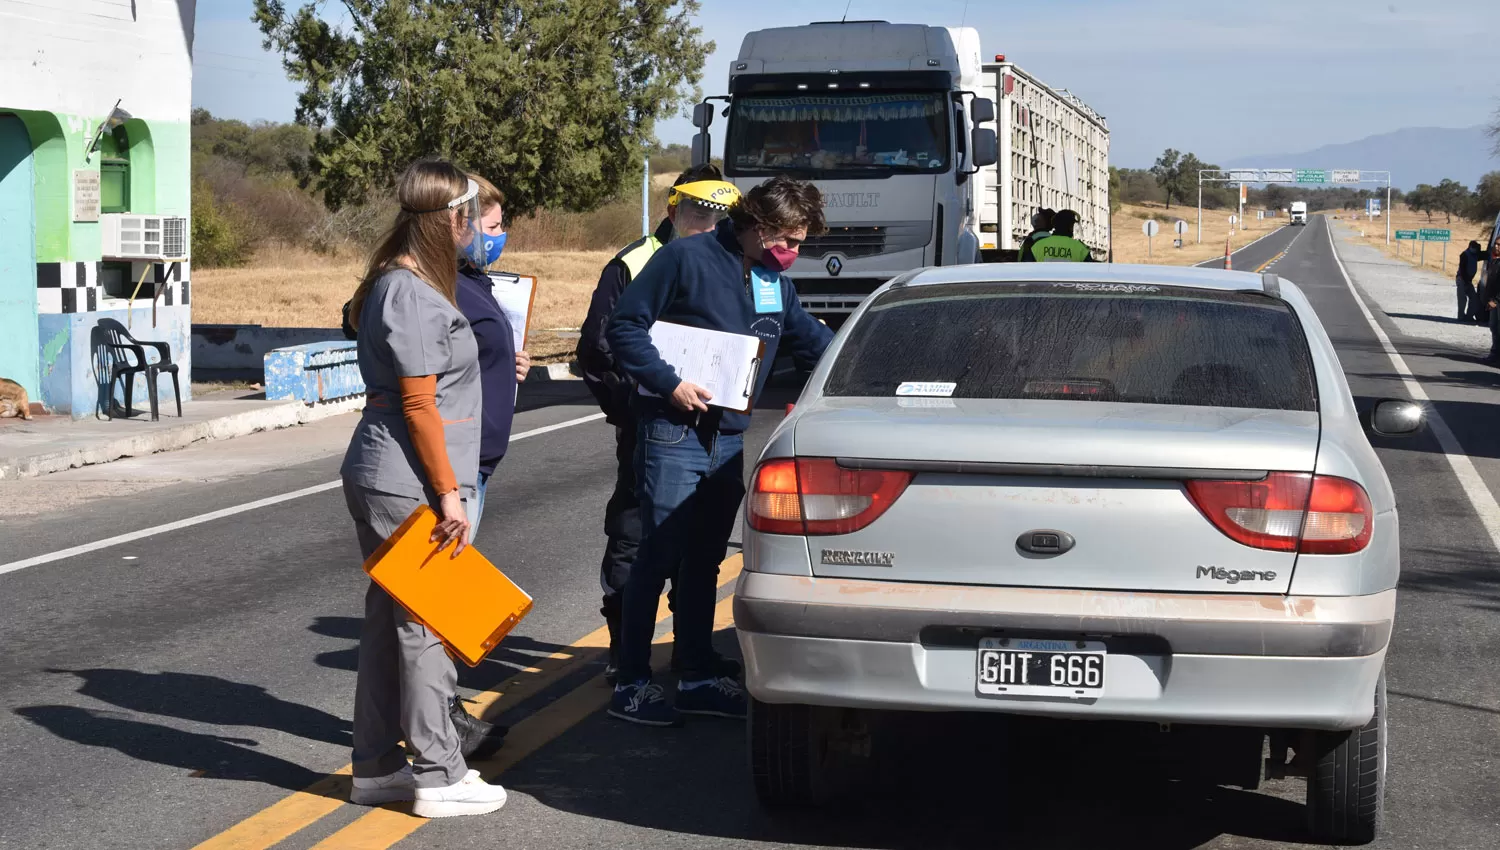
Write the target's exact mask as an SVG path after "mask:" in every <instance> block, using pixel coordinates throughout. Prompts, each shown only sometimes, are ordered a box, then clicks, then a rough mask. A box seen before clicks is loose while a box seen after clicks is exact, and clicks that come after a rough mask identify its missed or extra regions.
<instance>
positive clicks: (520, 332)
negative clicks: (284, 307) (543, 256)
mask: <svg viewBox="0 0 1500 850" xmlns="http://www.w3.org/2000/svg"><path fill="white" fill-rule="evenodd" d="M489 278H490V282H491V283H493V284H494V285H495V286H494V289H492V290H491V292H492V293H493V294H494V296H495V303H497V304H499V305H500V311H501V312H502V313H504V314H505V318H506V319H508V320H509V321H510V328H511V332H512V333H514V334H515V345H516V350H517V351H525V350H526V338H527V337H528V336H529V335H530V333H531V307H532V305H533V304H535V303H536V278H534V277H531V276H530V275H523V274H511V273H510V272H490V273H489Z"/></svg>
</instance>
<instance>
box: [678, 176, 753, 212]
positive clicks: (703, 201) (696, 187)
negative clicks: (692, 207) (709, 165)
mask: <svg viewBox="0 0 1500 850" xmlns="http://www.w3.org/2000/svg"><path fill="white" fill-rule="evenodd" d="M683 198H690V199H692V200H693V201H694V202H696V203H698V204H700V205H702V206H705V207H708V208H709V209H719V210H727V209H729V208H730V207H732V206H734V205H735V204H737V203H739V202H740V190H739V187H737V186H735V185H734V184H733V183H728V182H725V181H723V180H697V181H694V182H692V183H684V184H682V185H681V186H673V187H672V191H671V192H670V193H668V195H667V205H668V206H672V207H675V206H677V204H678V202H679V201H681V200H682V199H683Z"/></svg>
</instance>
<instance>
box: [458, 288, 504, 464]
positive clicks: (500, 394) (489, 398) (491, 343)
mask: <svg viewBox="0 0 1500 850" xmlns="http://www.w3.org/2000/svg"><path fill="white" fill-rule="evenodd" d="M494 288H495V284H494V283H493V282H492V281H491V280H490V278H489V276H488V275H486V274H485V273H484V272H482V271H479V270H478V269H476V268H474V267H473V266H471V265H469V264H467V263H464V264H462V265H460V266H459V269H458V309H459V312H461V313H463V314H464V318H465V319H468V320H469V326H470V327H471V328H473V329H474V339H475V341H476V342H478V343H479V386H480V387H481V388H482V389H483V391H484V406H483V408H482V410H483V413H482V420H483V421H481V422H480V428H479V471H480V472H483V473H484V474H485V475H494V474H495V467H496V466H498V465H499V463H500V459H501V458H503V457H505V449H506V447H507V446H509V445H510V426H511V420H512V419H513V418H514V417H515V413H516V342H515V337H514V335H513V334H512V333H511V327H510V320H509V319H507V318H506V317H505V313H504V312H502V311H501V310H500V305H499V303H497V302H496V301H495V294H494Z"/></svg>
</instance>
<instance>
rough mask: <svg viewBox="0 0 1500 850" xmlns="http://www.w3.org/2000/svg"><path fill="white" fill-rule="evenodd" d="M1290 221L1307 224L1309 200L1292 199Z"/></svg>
mask: <svg viewBox="0 0 1500 850" xmlns="http://www.w3.org/2000/svg"><path fill="white" fill-rule="evenodd" d="M1290 221H1291V223H1292V224H1299V225H1304V226H1305V225H1306V224H1307V201H1292V210H1291V219H1290Z"/></svg>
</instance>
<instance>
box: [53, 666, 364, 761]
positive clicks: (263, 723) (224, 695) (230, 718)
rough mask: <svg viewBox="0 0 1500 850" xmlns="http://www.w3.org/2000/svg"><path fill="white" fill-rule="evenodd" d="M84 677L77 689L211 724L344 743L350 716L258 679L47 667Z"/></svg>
mask: <svg viewBox="0 0 1500 850" xmlns="http://www.w3.org/2000/svg"><path fill="white" fill-rule="evenodd" d="M47 672H49V673H62V674H67V675H71V676H77V677H78V678H79V679H82V680H83V685H82V686H81V687H80V688H79V689H78V692H79V693H80V694H83V695H84V696H87V697H93V698H94V699H97V700H99V701H101V702H107V703H109V704H110V705H114V706H118V707H120V708H124V709H129V710H131V711H135V712H139V713H141V714H156V715H160V716H162V717H175V718H178V719H180V720H191V721H194V722H197V723H208V724H211V725H214V726H257V727H260V728H263V729H274V730H277V731H280V732H286V733H288V734H291V735H298V736H300V737H303V738H307V739H309V740H313V741H322V742H323V743H327V744H338V745H342V746H347V745H348V744H349V741H350V739H349V732H350V725H349V721H347V720H345V719H343V718H341V717H335V716H334V715H332V714H329V713H328V712H326V711H322V710H320V709H316V708H312V707H310V706H306V705H302V704H300V703H295V702H288V701H287V700H284V699H281V698H279V697H276V696H273V695H271V694H270V693H269V692H268V691H267V690H266V689H265V688H262V687H260V686H259V685H246V684H241V683H239V682H231V681H229V680H227V679H221V678H219V677H218V676H203V675H198V674H194V673H141V672H137V671H135V670H110V669H102V670H98V669H96V670H56V669H51V670H48V671H47Z"/></svg>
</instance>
